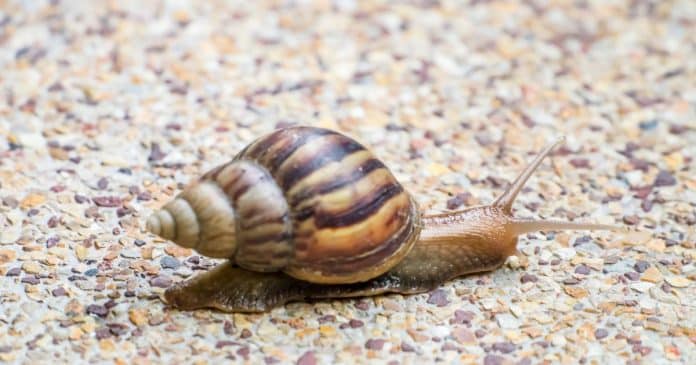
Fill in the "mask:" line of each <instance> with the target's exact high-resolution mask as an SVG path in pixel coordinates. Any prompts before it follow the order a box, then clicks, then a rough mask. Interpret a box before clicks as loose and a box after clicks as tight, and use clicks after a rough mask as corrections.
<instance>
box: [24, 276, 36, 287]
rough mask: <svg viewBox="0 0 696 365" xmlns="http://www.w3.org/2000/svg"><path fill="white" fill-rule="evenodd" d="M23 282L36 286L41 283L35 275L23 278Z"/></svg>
mask: <svg viewBox="0 0 696 365" xmlns="http://www.w3.org/2000/svg"><path fill="white" fill-rule="evenodd" d="M22 282H23V283H25V284H31V285H36V284H38V283H39V279H38V278H37V277H36V276H34V275H28V276H24V277H22Z"/></svg>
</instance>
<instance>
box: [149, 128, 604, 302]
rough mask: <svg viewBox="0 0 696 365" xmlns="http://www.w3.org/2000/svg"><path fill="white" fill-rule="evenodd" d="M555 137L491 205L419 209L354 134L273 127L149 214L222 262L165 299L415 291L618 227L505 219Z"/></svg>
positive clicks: (160, 231)
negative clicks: (577, 234) (537, 237)
mask: <svg viewBox="0 0 696 365" xmlns="http://www.w3.org/2000/svg"><path fill="white" fill-rule="evenodd" d="M559 142H560V141H559ZM559 142H557V143H556V144H554V145H552V146H549V147H547V148H546V149H545V150H544V151H543V152H542V153H541V154H540V155H539V156H537V157H536V159H535V160H534V161H533V162H532V163H531V164H530V165H529V166H528V167H527V168H526V169H525V171H524V172H523V173H522V174H521V175H520V176H519V177H518V178H517V179H516V180H515V182H514V183H513V184H512V185H511V187H510V188H509V189H508V190H507V191H506V192H505V193H504V194H503V195H502V196H500V197H499V198H498V199H496V200H495V201H494V202H493V203H492V204H491V205H488V206H480V207H472V208H468V209H464V210H461V211H457V212H452V213H445V214H439V215H429V216H423V215H422V214H421V213H420V211H419V210H418V208H417V205H416V203H415V200H414V199H413V197H412V196H411V195H410V194H409V193H408V192H406V191H405V189H404V188H403V187H402V186H401V184H399V182H398V181H397V180H396V178H395V177H394V176H393V174H392V173H391V172H390V171H389V169H388V168H387V167H386V166H385V165H384V164H383V163H382V162H380V161H379V160H378V159H377V158H376V157H375V156H374V155H373V154H372V153H371V152H370V151H368V150H367V149H366V148H365V147H364V146H363V145H361V144H359V143H358V142H356V141H354V140H353V139H351V138H349V137H347V136H345V135H342V134H340V133H338V132H334V131H330V130H327V129H321V128H312V127H290V128H285V129H280V130H277V131H275V132H272V133H271V134H269V135H266V136H264V137H261V138H259V139H257V140H256V141H254V142H252V143H251V144H249V145H248V146H247V147H245V148H244V149H243V150H242V151H241V152H239V153H238V154H237V155H236V156H235V157H234V158H233V159H232V160H231V161H229V162H228V163H225V164H223V165H221V166H218V167H216V168H214V169H212V170H211V171H209V172H207V173H206V174H204V175H203V176H202V177H201V178H199V179H197V180H196V181H194V182H192V183H191V184H189V185H188V186H187V187H186V188H184V189H183V191H182V192H181V193H180V194H179V195H178V196H177V197H176V198H175V199H173V200H172V201H171V202H169V203H167V204H166V205H165V206H164V207H163V208H162V209H161V210H159V211H157V212H155V213H154V214H153V215H152V216H151V217H150V218H149V219H148V221H147V227H148V230H150V231H151V232H152V233H155V234H157V235H160V236H162V237H163V238H166V239H169V240H172V241H173V242H175V243H176V244H178V245H181V246H184V247H189V248H192V249H194V250H196V251H198V252H199V253H201V254H202V255H205V256H209V257H215V258H227V259H228V261H227V262H226V263H223V264H221V265H219V266H218V267H217V268H215V269H213V270H211V271H209V272H207V273H204V274H201V275H199V276H198V277H195V278H193V279H190V280H188V281H186V282H184V283H180V284H177V285H175V286H174V287H172V288H170V289H168V290H167V292H166V293H165V299H166V300H167V302H168V303H171V304H172V305H174V306H176V307H179V308H182V309H195V308H201V307H213V308H218V309H221V310H224V311H238V312H255V311H265V310H268V309H270V308H273V307H274V306H277V305H281V304H284V303H286V302H288V301H293V300H303V299H305V298H330V297H356V296H368V295H377V294H382V293H388V292H398V293H418V292H422V291H427V290H430V289H432V288H434V287H437V286H438V285H440V284H442V283H443V282H445V281H447V280H451V279H453V278H455V277H458V276H462V275H465V274H469V273H474V272H482V271H488V270H493V269H495V268H497V267H499V266H501V265H502V264H503V263H504V262H505V260H506V259H507V257H509V256H510V255H513V254H514V253H515V252H516V243H517V236H518V235H519V234H522V233H525V232H531V231H537V230H542V229H544V230H550V229H612V228H614V227H612V226H606V225H596V224H584V223H573V222H561V221H547V220H544V221H539V220H528V219H518V218H515V217H513V216H512V211H511V208H512V203H513V202H514V199H515V197H516V196H517V194H518V193H519V191H520V190H521V188H522V186H523V185H524V183H525V182H526V180H527V179H528V178H529V176H530V175H531V174H532V172H533V171H534V170H535V169H536V167H537V166H538V165H539V164H540V162H541V161H542V160H543V158H544V157H545V156H546V155H548V154H549V152H550V151H551V150H552V149H553V147H555V146H556V145H557V144H558V143H559Z"/></svg>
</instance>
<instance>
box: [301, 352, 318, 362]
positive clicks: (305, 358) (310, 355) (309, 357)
mask: <svg viewBox="0 0 696 365" xmlns="http://www.w3.org/2000/svg"><path fill="white" fill-rule="evenodd" d="M316 364H317V358H316V357H315V356H314V351H307V352H305V353H304V354H302V356H300V358H299V359H297V365H316Z"/></svg>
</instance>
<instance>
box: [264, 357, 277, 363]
mask: <svg viewBox="0 0 696 365" xmlns="http://www.w3.org/2000/svg"><path fill="white" fill-rule="evenodd" d="M279 362H280V360H278V359H276V358H275V357H273V356H266V357H264V358H263V363H264V364H266V365H272V364H277V363H279Z"/></svg>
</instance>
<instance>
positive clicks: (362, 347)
mask: <svg viewBox="0 0 696 365" xmlns="http://www.w3.org/2000/svg"><path fill="white" fill-rule="evenodd" d="M695 33H696V4H695V3H694V2H693V1H690V0H675V1H611V2H606V1H537V0H526V1H405V2H398V3H397V2H377V1H374V2H373V1H365V2H357V1H334V2H331V1H258V2H256V1H238V2H221V1H211V2H203V1H201V2H197V1H172V2H159V1H67V0H56V1H50V2H45V1H0V69H1V71H0V363H9V364H14V363H46V362H48V361H50V362H53V363H74V364H76V363H87V362H91V363H97V362H98V363H104V362H106V363H110V362H113V363H117V364H130V363H134V364H148V363H201V364H205V363H212V362H218V361H220V360H225V359H232V360H235V361H236V362H239V363H250V364H259V363H266V364H272V363H291V364H294V363H298V364H303V365H309V364H315V363H319V364H321V363H327V364H328V363H368V362H369V363H388V364H396V363H399V364H424V363H435V362H440V363H484V364H515V363H518V364H536V363H549V364H550V363H561V364H577V363H590V364H641V363H645V364H668V363H669V364H671V363H683V364H693V363H696V344H695V342H696V319H695V318H696V308H695V306H694V303H696V283H695V280H696V266H695V263H694V259H696V249H695V248H694V247H695V245H696V213H695V211H696V162H695V161H694V158H696V113H695V105H696V88H695V85H696V61H694V60H696V42H695V41H694V38H693V34H695ZM298 123H300V124H308V125H315V126H324V127H329V128H334V129H337V130H340V131H342V132H344V133H346V134H348V135H350V136H352V137H354V138H357V139H358V140H360V141H362V142H363V143H364V144H365V145H367V146H370V147H371V148H372V149H373V151H374V152H375V153H376V154H377V155H378V156H380V158H382V160H383V161H384V162H385V163H386V164H387V165H388V166H389V167H390V168H391V169H392V170H393V172H394V174H395V175H396V176H397V177H398V178H399V179H400V180H401V181H402V182H403V184H404V186H405V187H406V188H407V189H408V190H409V191H411V192H412V193H413V194H414V196H415V197H416V199H417V200H418V202H419V204H420V205H421V207H422V208H423V210H425V211H428V212H442V211H447V210H452V209H458V208H461V207H465V206H468V205H474V204H482V203H486V202H489V201H490V200H491V199H493V198H494V197H495V196H496V195H497V194H499V193H500V192H502V190H503V189H504V188H505V186H506V185H507V184H508V182H509V181H510V180H511V179H513V178H514V177H515V175H516V174H517V173H518V172H519V171H520V170H521V169H522V167H523V166H524V165H525V163H526V161H528V160H529V159H530V158H531V156H532V155H533V154H534V153H536V152H537V151H539V150H540V149H541V148H542V147H543V146H544V145H546V144H547V143H549V142H550V141H552V140H553V139H555V138H557V137H558V136H559V135H566V136H567V143H566V145H565V146H564V147H563V148H562V149H560V150H559V151H558V152H557V153H555V154H554V156H553V157H552V158H551V159H549V160H548V161H546V162H545V163H544V164H543V165H542V167H541V168H540V170H539V171H538V173H537V174H536V175H535V176H534V177H533V178H532V179H531V180H530V182H529V184H528V186H527V188H526V189H525V190H524V191H523V193H522V196H521V197H520V199H519V201H518V202H517V203H516V205H515V208H516V214H517V215H519V216H526V217H539V216H542V217H556V218H559V219H573V220H588V221H596V222H605V223H620V224H624V225H625V226H627V227H628V228H629V231H627V232H615V233H611V232H597V233H591V234H588V233H587V232H557V233H555V234H554V233H535V234H529V235H525V236H524V237H521V239H520V242H519V249H520V252H521V253H520V255H519V256H515V257H513V258H511V259H510V260H509V262H508V264H506V266H505V267H503V268H501V269H500V270H498V271H496V272H494V273H489V274H482V275H476V276H471V277H468V278H464V279H459V280H455V281H453V282H450V283H448V284H446V285H443V286H442V287H441V288H440V289H437V290H435V291H434V292H432V293H428V294H422V295H413V296H401V295H389V296H384V297H377V298H366V299H357V300H335V301H330V300H329V301H321V302H315V303H293V304H290V305H287V306H285V307H282V308H278V309H275V310H273V311H272V312H270V313H267V314H254V315H242V314H225V313H219V312H214V311H196V312H179V311H176V310H172V309H170V308H168V307H167V306H166V305H165V303H163V301H162V300H161V299H160V298H161V294H162V293H163V291H164V289H165V288H166V287H168V286H170V285H171V284H172V283H174V282H178V281H180V280H183V279H185V278H187V277H190V276H191V275H195V274H196V273H197V272H201V271H203V270H207V269H209V268H210V267H211V266H212V265H214V264H215V262H214V261H211V260H209V259H206V258H203V257H199V256H197V255H195V254H194V253H193V252H191V251H189V250H185V249H180V248H177V247H176V246H174V245H172V244H171V243H168V242H163V241H161V240H158V239H156V238H155V237H153V236H151V235H149V234H147V233H145V232H144V230H143V226H144V220H145V218H146V217H147V215H148V214H149V213H150V212H151V211H152V210H153V209H155V208H157V207H159V206H160V205H162V204H163V203H164V202H165V201H167V200H168V199H169V198H170V197H171V196H172V195H174V194H176V193H177V191H178V190H179V189H180V188H181V187H182V186H183V185H184V184H186V183H187V182H188V181H189V180H191V179H193V178H195V177H196V176H198V175H199V174H200V173H202V172H203V171H205V170H207V169H209V168H211V167H213V166H215V165H216V164H219V163H221V162H223V161H225V160H226V159H228V158H230V157H231V156H232V155H233V154H235V153H236V152H237V151H238V150H239V149H241V148H242V147H243V146H244V145H245V144H247V143H249V142H250V141H252V140H253V139H254V138H256V137H258V136H260V135H261V134H263V133H267V132H269V131H271V130H273V129H274V128H276V127H279V126H284V125H292V124H298Z"/></svg>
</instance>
